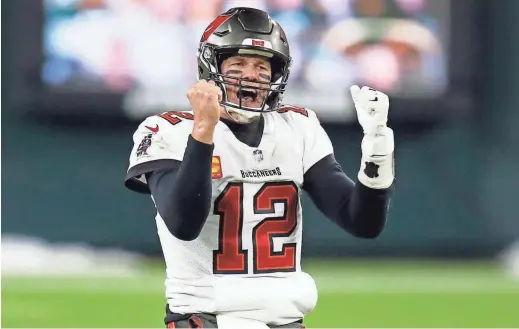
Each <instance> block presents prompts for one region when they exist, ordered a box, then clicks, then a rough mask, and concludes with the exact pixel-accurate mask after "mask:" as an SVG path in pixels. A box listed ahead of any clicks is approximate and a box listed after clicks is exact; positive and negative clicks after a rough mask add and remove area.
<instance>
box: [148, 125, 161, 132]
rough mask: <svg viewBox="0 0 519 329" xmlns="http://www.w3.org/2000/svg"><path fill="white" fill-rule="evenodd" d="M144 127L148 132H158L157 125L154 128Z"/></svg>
mask: <svg viewBox="0 0 519 329" xmlns="http://www.w3.org/2000/svg"><path fill="white" fill-rule="evenodd" d="M145 127H146V128H148V129H149V130H151V132H153V133H158V132H159V125H155V128H152V127H148V126H145Z"/></svg>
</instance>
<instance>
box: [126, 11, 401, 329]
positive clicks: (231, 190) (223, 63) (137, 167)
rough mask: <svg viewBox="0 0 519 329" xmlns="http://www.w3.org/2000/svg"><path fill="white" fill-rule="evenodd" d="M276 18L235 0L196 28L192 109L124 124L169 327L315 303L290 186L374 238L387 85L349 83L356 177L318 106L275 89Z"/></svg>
mask: <svg viewBox="0 0 519 329" xmlns="http://www.w3.org/2000/svg"><path fill="white" fill-rule="evenodd" d="M290 63H291V57H290V51H289V45H288V40H287V39H286V37H285V33H284V32H283V29H282V28H281V27H280V26H279V25H278V24H277V23H276V21H274V20H273V19H272V18H270V17H269V15H268V14H267V13H265V12H263V11H261V10H258V9H252V8H233V9H231V10H229V11H227V12H226V13H224V14H222V15H220V16H218V17H217V18H216V19H215V20H214V21H213V22H212V23H211V24H210V25H209V26H208V27H207V29H206V30H205V32H204V33H203V35H202V38H201V40H200V45H199V49H198V82H197V83H195V84H194V85H193V86H192V87H191V88H190V89H189V90H188V91H187V98H188V99H189V102H190V104H191V108H192V111H190V112H165V113H161V114H159V115H155V116H151V117H148V118H147V119H146V120H144V122H142V124H141V125H140V126H139V127H138V129H137V131H136V132H135V134H134V136H133V140H134V143H135V146H134V148H133V150H132V152H131V155H130V165H129V169H128V172H127V176H126V186H127V187H128V188H130V189H132V190H135V191H138V192H142V193H147V194H151V197H152V199H153V202H154V204H155V207H156V209H157V215H156V217H155V219H156V225H157V229H158V235H159V238H160V242H161V245H162V249H163V253H164V258H165V262H166V267H167V269H166V297H167V307H166V318H165V323H166V325H167V326H168V327H170V328H175V327H178V328H180V327H184V328H188V327H206V328H207V327H218V328H228V327H241V326H244V327H247V328H267V327H270V328H288V327H292V328H302V327H303V324H302V320H303V317H304V316H305V314H308V313H309V312H310V311H311V310H312V309H313V308H314V306H315V305H316V301H317V289H316V286H315V282H314V280H313V279H312V277H310V276H309V275H308V274H306V273H305V272H303V271H302V270H301V265H300V261H301V236H302V215H301V204H300V194H301V193H302V191H306V193H308V194H309V196H310V197H311V199H312V200H313V202H314V203H315V204H316V205H317V207H318V208H319V210H320V211H321V212H322V213H323V214H324V215H325V216H326V217H328V218H329V219H331V220H332V221H334V222H335V223H336V224H337V225H338V226H339V227H341V228H342V229H344V230H345V231H347V232H349V233H350V234H352V235H353V236H356V237H360V238H368V239H369V238H375V237H377V236H378V235H379V234H380V233H381V231H382V230H383V228H384V226H385V222H386V216H387V211H388V205H389V200H390V197H391V193H392V185H393V180H394V162H393V148H394V142H393V132H392V130H391V129H390V128H388V127H387V115H388V108H389V100H388V97H387V96H386V95H385V94H383V93H381V92H378V91H376V90H373V89H370V88H368V87H362V88H359V87H358V86H353V87H351V94H352V97H353V101H354V104H355V107H356V110H357V114H358V120H359V122H360V124H361V126H362V128H363V130H364V137H363V140H362V145H361V150H362V159H361V164H360V170H359V171H358V175H357V178H356V181H355V182H354V181H353V180H351V179H350V178H348V177H347V176H346V174H345V173H344V172H343V170H342V169H341V166H340V165H339V164H338V163H337V161H336V160H335V157H334V153H333V148H332V144H331V142H330V139H329V138H328V136H327V134H326V132H325V131H324V130H323V128H322V127H321V125H320V123H319V121H318V119H317V117H316V114H315V113H314V112H312V111H311V110H309V109H306V108H301V107H296V106H291V105H286V104H282V103H281V99H282V96H283V93H284V91H285V88H286V84H287V80H288V76H289V72H290Z"/></svg>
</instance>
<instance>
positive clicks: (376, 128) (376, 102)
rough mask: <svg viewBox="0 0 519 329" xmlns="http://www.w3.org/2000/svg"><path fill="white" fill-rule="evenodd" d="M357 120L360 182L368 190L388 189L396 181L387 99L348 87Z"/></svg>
mask: <svg viewBox="0 0 519 329" xmlns="http://www.w3.org/2000/svg"><path fill="white" fill-rule="evenodd" d="M350 91H351V96H352V98H353V103H354V104H355V109H356V110H357V118H358V119H359V123H360V125H361V126H362V129H363V131H364V137H363V138H362V146H361V149H362V162H361V166H360V170H359V173H358V179H359V181H360V182H361V183H362V184H363V185H365V186H367V187H370V188H375V189H383V188H388V187H390V186H391V184H392V183H393V180H394V178H395V171H394V158H393V152H394V149H395V141H394V137H393V130H392V129H391V128H389V127H388V126H387V117H388V111H389V98H388V97H387V95H386V94H384V93H382V92H380V91H377V90H375V89H373V88H370V87H367V86H364V87H362V89H361V88H359V86H357V85H354V86H351V88H350Z"/></svg>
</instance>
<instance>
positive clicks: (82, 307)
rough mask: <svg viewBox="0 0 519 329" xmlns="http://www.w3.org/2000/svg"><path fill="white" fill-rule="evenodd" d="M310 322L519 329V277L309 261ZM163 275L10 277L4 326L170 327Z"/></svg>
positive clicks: (476, 267) (479, 267)
mask: <svg viewBox="0 0 519 329" xmlns="http://www.w3.org/2000/svg"><path fill="white" fill-rule="evenodd" d="M304 268H305V269H306V270H307V271H308V272H309V273H311V274H312V275H313V276H314V278H315V279H316V281H317V286H318V288H319V302H318V306H317V307H316V309H315V310H314V311H313V313H312V314H310V315H309V316H308V317H307V318H306V319H305V324H306V325H307V326H308V327H314V328H331V327H519V278H518V279H516V280H511V279H509V278H508V277H506V276H505V275H504V274H503V273H502V271H501V270H500V269H499V268H497V267H495V266H492V265H491V264H488V263H469V264H460V263H430V262H429V263H417V262H395V261H385V262H359V261H355V262H340V263H338V262H306V263H305V266H304ZM163 309H164V299H163V276H162V272H161V269H160V266H151V267H150V268H149V269H148V270H147V271H146V273H144V274H142V276H138V277H132V278H87V277H85V278H55V277H49V278H43V277H38V278H13V277H3V278H2V327H3V328H5V327H33V328H34V327H76V328H78V327H90V328H92V327H141V328H142V327H147V328H149V327H157V328H160V327H163V324H162V318H163Z"/></svg>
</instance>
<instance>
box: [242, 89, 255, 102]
mask: <svg viewBox="0 0 519 329" xmlns="http://www.w3.org/2000/svg"><path fill="white" fill-rule="evenodd" d="M238 98H240V99H241V100H242V101H250V102H254V101H255V100H256V98H258V91H257V90H255V89H253V88H241V89H240V90H239V91H238Z"/></svg>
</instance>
